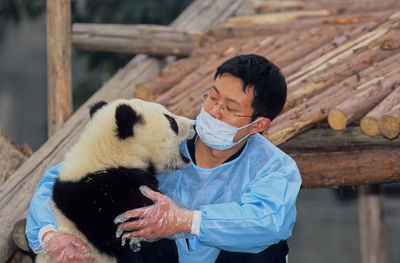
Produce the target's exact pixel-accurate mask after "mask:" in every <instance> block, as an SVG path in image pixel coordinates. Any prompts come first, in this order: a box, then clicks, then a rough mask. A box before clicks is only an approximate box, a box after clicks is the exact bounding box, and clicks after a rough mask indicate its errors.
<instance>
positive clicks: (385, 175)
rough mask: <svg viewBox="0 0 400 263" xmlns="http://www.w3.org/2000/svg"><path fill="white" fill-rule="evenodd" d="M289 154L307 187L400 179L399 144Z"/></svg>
mask: <svg viewBox="0 0 400 263" xmlns="http://www.w3.org/2000/svg"><path fill="white" fill-rule="evenodd" d="M289 155H290V156H291V157H292V158H293V159H294V160H295V161H296V163H297V165H298V167H299V170H300V174H301V177H302V180H303V183H302V187H304V188H326V187H339V186H349V185H364V184H373V183H398V182H400V165H399V164H400V151H399V150H398V148H396V147H390V148H381V149H379V148H377V149H371V150H369V149H364V150H356V151H351V150H350V149H347V150H345V151H338V152H336V151H334V152H321V151H318V152H297V153H290V154H289ZM338 164H340V165H338Z"/></svg>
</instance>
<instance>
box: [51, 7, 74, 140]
mask: <svg viewBox="0 0 400 263" xmlns="http://www.w3.org/2000/svg"><path fill="white" fill-rule="evenodd" d="M46 8H47V102H48V103H47V104H48V109H47V112H48V135H49V137H50V136H51V135H53V134H54V133H55V132H56V131H57V130H58V129H59V128H60V127H61V126H62V125H63V123H64V122H65V121H66V120H67V118H68V116H69V115H70V114H71V112H72V88H71V0H58V1H54V0H47V3H46Z"/></svg>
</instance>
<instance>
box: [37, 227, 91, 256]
mask: <svg viewBox="0 0 400 263" xmlns="http://www.w3.org/2000/svg"><path fill="white" fill-rule="evenodd" d="M43 248H44V250H45V252H46V254H47V255H48V256H49V258H50V262H51V263H74V262H94V258H92V257H91V256H90V252H91V251H90V248H89V247H88V246H87V245H86V244H85V243H84V242H83V241H82V240H80V239H79V238H77V237H75V236H73V235H71V234H68V233H64V232H57V231H48V232H47V233H45V234H44V236H43Z"/></svg>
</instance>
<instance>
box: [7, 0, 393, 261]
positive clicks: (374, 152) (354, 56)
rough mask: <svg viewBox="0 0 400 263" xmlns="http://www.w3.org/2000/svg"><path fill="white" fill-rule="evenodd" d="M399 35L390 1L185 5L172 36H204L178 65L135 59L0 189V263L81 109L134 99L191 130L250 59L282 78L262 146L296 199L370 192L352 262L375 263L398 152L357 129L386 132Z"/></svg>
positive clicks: (75, 128) (202, 1)
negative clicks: (347, 190)
mask: <svg viewBox="0 0 400 263" xmlns="http://www.w3.org/2000/svg"><path fill="white" fill-rule="evenodd" d="M399 23H400V3H398V1H395V0H382V1H379V3H376V2H374V1H370V0H362V1H358V2H354V1H347V0H337V1H333V0H332V1H329V0H326V1H325V0H324V1H317V0H314V1H313V0H301V1H300V0H299V1H256V0H252V1H250V0H247V1H245V0H219V1H212V0H197V1H194V2H193V4H192V5H191V6H189V7H188V8H187V9H186V10H185V11H184V12H183V13H182V14H181V15H180V16H179V17H178V18H177V19H176V20H175V21H174V22H173V23H172V24H171V25H170V27H171V28H174V30H175V29H176V30H178V31H180V32H181V33H182V32H184V31H189V32H196V34H198V33H201V32H203V33H204V34H203V36H202V37H201V42H199V43H198V44H196V45H198V47H196V45H195V47H193V46H192V48H193V51H192V52H190V55H189V56H188V57H187V58H184V59H179V60H176V61H174V62H172V63H170V64H168V65H167V66H166V67H164V68H163V66H164V65H163V64H162V63H161V62H160V61H159V60H157V59H154V58H149V57H147V56H146V55H138V56H136V57H135V58H134V59H133V60H132V61H131V62H130V63H128V65H127V66H126V67H125V68H123V69H121V70H120V71H119V72H118V73H117V74H116V75H115V76H114V77H113V78H111V79H110V80H109V81H108V82H107V83H105V85H104V86H103V87H102V88H101V89H100V90H99V91H98V92H97V93H96V94H95V95H94V96H93V97H91V98H90V99H89V100H88V101H87V102H86V103H85V104H84V105H83V106H82V107H81V108H80V109H79V110H78V111H77V112H76V113H74V114H73V115H72V116H71V118H70V119H69V120H68V121H67V122H66V123H65V125H64V126H63V128H62V129H61V130H59V131H58V132H56V133H55V134H54V136H52V137H51V138H50V139H49V140H48V141H47V142H46V143H45V144H44V145H43V146H42V147H41V148H40V149H39V150H38V151H37V152H35V153H34V154H33V155H32V157H31V158H30V159H29V160H28V161H27V162H25V163H24V164H23V165H22V166H21V167H20V168H19V169H18V170H17V171H16V173H15V174H14V175H13V176H12V178H10V180H8V181H7V182H6V183H5V184H4V185H3V186H2V187H1V188H0V205H1V207H2V213H1V215H0V223H1V224H2V225H3V226H5V227H4V228H2V230H1V231H0V251H6V252H3V254H0V261H1V260H2V259H6V258H8V257H9V256H10V251H12V249H11V248H10V247H11V245H10V242H9V239H8V237H9V229H10V226H12V224H13V222H15V221H16V220H18V219H20V218H22V217H24V216H25V214H26V211H27V206H28V204H29V200H30V197H31V196H32V194H33V191H34V189H35V187H36V185H37V182H38V181H39V179H40V178H41V176H42V175H43V173H44V171H45V170H46V169H47V168H49V166H51V165H53V164H55V163H57V162H59V161H60V160H62V158H63V155H64V153H65V151H66V150H67V149H68V148H69V146H70V145H71V143H73V142H74V141H75V140H76V139H77V137H78V135H79V132H80V130H81V129H82V128H83V127H84V125H85V123H86V121H87V119H88V115H87V110H88V105H89V104H92V103H93V102H94V101H96V100H100V99H104V100H107V101H110V100H113V99H116V98H120V97H132V96H133V95H134V96H136V97H140V98H143V99H147V100H153V101H155V102H158V103H161V104H164V105H165V106H166V107H167V108H168V109H169V110H171V111H172V112H174V113H176V114H179V115H184V116H187V117H189V118H194V117H195V116H196V115H197V113H198V111H199V109H200V105H201V99H200V97H201V96H200V92H201V89H203V88H204V87H208V86H210V85H211V83H212V75H213V73H214V70H215V68H216V66H218V65H219V64H221V63H222V62H223V61H225V60H226V59H228V58H230V57H232V56H235V55H237V54H243V53H256V54H260V55H263V56H265V57H267V58H268V59H270V60H272V61H273V62H274V63H275V64H277V65H278V66H280V67H281V68H282V70H283V73H284V74H285V75H286V77H287V82H288V92H289V93H288V100H287V104H286V105H285V108H284V111H283V112H282V113H281V115H279V116H278V117H277V118H276V119H275V120H274V121H273V122H272V124H271V127H270V128H269V130H268V131H267V132H266V133H265V134H264V135H265V137H267V138H268V139H269V140H271V141H272V142H273V143H274V144H276V145H278V146H279V147H281V148H282V149H284V150H285V151H286V152H288V153H289V154H290V155H291V156H292V157H293V158H294V159H295V160H296V161H297V163H298V165H299V168H300V171H301V174H302V177H303V187H311V188H312V187H339V186H344V185H368V184H372V185H375V186H374V187H369V188H368V187H366V188H363V190H362V191H360V205H361V207H365V209H364V208H362V209H361V210H360V224H361V230H362V231H361V232H362V234H361V237H362V240H364V241H368V240H369V241H371V240H375V241H376V242H375V243H374V242H362V249H361V250H362V259H363V263H366V262H381V263H385V261H386V256H385V255H386V252H385V249H386V248H385V247H384V246H383V247H382V244H384V243H385V237H384V232H383V227H382V225H383V218H382V217H381V212H382V210H381V209H382V206H381V205H380V203H381V201H380V198H381V197H379V194H378V195H376V193H379V187H377V186H376V185H377V184H380V183H390V182H400V152H399V151H398V148H399V140H398V138H396V136H397V135H396V134H395V133H394V134H395V135H390V136H386V135H385V136H386V137H388V138H389V137H392V138H393V139H392V140H388V139H386V137H382V136H377V137H369V136H367V135H365V134H364V133H362V132H361V129H360V127H359V125H360V124H359V123H360V121H361V119H362V117H364V116H365V117H373V118H376V119H377V120H378V122H379V120H380V119H381V117H382V116H392V117H393V118H394V121H390V122H389V123H390V124H384V123H386V122H384V121H383V119H382V120H381V121H380V123H382V124H381V127H389V126H392V123H396V121H397V123H398V120H399V118H400V116H399V107H398V105H399V104H400V102H399V101H398V97H399V96H398V95H397V94H398V90H399V84H400V79H399V77H398V76H399V75H400V74H399V73H400V64H399V61H400V45H399V43H400V24H399ZM75 28H76V27H75ZM174 30H172V31H174ZM78 31H79V30H78V29H76V31H75V33H74V34H79V32H78ZM106 33H107V32H105V34H106ZM96 34H97V35H98V34H99V33H96ZM100 34H101V32H100ZM106 35H107V34H106ZM75 36H77V35H75ZM109 36H110V35H108V37H109ZM73 39H74V36H73ZM75 39H76V38H75ZM76 43H77V42H76ZM99 46H101V45H99V44H96V47H99ZM116 46H118V45H116ZM116 46H114V48H115V47H116ZM103 48H105V47H103ZM120 48H121V49H120V51H121V52H128V51H127V48H126V47H121V46H120ZM117 49H118V48H117ZM117 49H113V50H112V51H114V52H115V51H117ZM142 50H143V49H140V51H142ZM145 51H146V50H143V52H145ZM146 52H147V51H146ZM151 52H152V51H151V50H150V51H148V53H151ZM152 54H154V53H152ZM173 54H178V53H174V52H171V55H173ZM169 61H171V60H169ZM160 71H161V73H160ZM158 73H160V74H159V75H156V74H158ZM389 104H390V105H392V106H386V105H389ZM328 117H329V119H328ZM386 119H387V118H386ZM391 120H392V119H391ZM349 126H351V127H349ZM394 126H395V125H394ZM329 127H332V129H331V128H329ZM361 127H363V125H361ZM362 130H363V131H364V129H362ZM383 130H384V129H379V126H378V129H375V131H374V132H373V133H372V134H373V135H378V134H379V133H381V134H384V133H383ZM366 134H368V133H367V132H366ZM397 134H398V133H397ZM338 164H340V165H338ZM369 211H373V212H372V214H373V216H369V214H367V213H369ZM4 215H7V217H6V216H4ZM369 220H372V221H369ZM371 225H373V226H378V227H377V228H376V229H375V228H374V229H372V228H371V227H369V226H371ZM369 230H372V231H369Z"/></svg>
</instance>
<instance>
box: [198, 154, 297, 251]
mask: <svg viewBox="0 0 400 263" xmlns="http://www.w3.org/2000/svg"><path fill="white" fill-rule="evenodd" d="M286 157H287V158H285V160H283V161H280V162H277V163H275V164H273V165H268V166H269V167H268V168H267V167H266V166H265V167H264V169H263V171H260V172H259V174H258V175H257V176H256V177H255V178H254V179H253V180H251V181H250V182H249V183H248V185H246V187H245V188H244V190H243V192H242V194H241V198H240V200H239V201H238V202H230V203H221V204H210V205H203V206H201V207H200V210H201V212H202V215H201V223H200V233H199V237H198V240H199V241H200V243H202V244H203V245H206V246H211V247H217V248H219V249H222V250H227V251H233V252H246V253H258V252H261V251H263V250H264V249H266V248H267V247H269V246H270V245H272V244H276V243H278V242H279V241H280V240H286V239H288V238H289V237H290V236H291V234H292V230H293V226H294V223H295V221H296V199H297V194H298V192H299V189H300V185H301V177H300V173H299V171H298V168H297V165H296V163H295V162H294V161H293V160H292V159H291V158H290V157H289V156H286Z"/></svg>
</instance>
